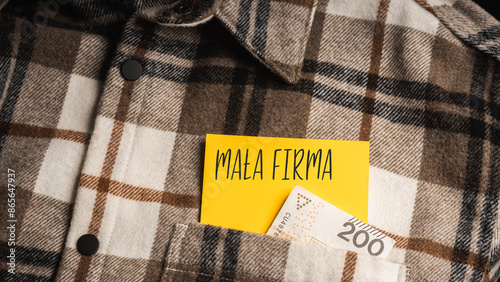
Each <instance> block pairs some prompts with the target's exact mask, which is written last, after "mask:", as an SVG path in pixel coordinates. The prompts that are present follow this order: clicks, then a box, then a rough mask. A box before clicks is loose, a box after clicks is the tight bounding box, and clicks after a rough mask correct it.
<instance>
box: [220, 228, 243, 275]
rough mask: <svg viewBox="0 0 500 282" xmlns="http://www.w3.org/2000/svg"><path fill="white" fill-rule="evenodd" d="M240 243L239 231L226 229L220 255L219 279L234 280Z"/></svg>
mask: <svg viewBox="0 0 500 282" xmlns="http://www.w3.org/2000/svg"><path fill="white" fill-rule="evenodd" d="M240 244H241V231H237V230H233V229H228V231H227V234H226V239H225V241H224V255H223V257H222V277H221V280H225V281H227V280H234V278H235V276H236V269H237V266H238V255H239V249H240Z"/></svg>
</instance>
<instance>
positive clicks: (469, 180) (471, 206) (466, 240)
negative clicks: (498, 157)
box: [450, 54, 488, 281]
mask: <svg viewBox="0 0 500 282" xmlns="http://www.w3.org/2000/svg"><path fill="white" fill-rule="evenodd" d="M487 66H488V61H487V57H485V56H484V55H483V54H478V55H476V62H475V64H474V69H473V72H472V83H471V87H470V89H471V95H474V96H479V97H482V96H483V95H484V90H485V85H486V74H487V69H488V67H487ZM473 107H474V105H472V102H471V116H472V118H471V121H472V120H477V121H482V122H483V124H484V119H485V111H484V109H481V110H472V109H473ZM482 130H484V128H483V129H482ZM475 131H477V130H476V128H475V126H474V123H472V122H471V124H470V133H469V135H470V136H469V141H468V144H467V147H468V149H467V164H466V168H465V172H466V175H465V189H464V190H463V196H462V207H461V210H460V219H459V222H458V226H457V233H456V236H455V246H454V250H457V254H455V255H457V256H459V255H458V253H459V251H467V252H468V251H471V250H470V248H471V241H472V228H473V224H474V219H475V217H476V202H477V199H478V193H479V185H480V182H481V172H482V169H483V165H482V164H483V146H484V140H483V139H478V138H475V137H473V135H474V133H475ZM479 239H481V238H479ZM462 259H463V260H461V261H466V260H467V259H466V258H465V259H464V258H462ZM466 271H467V265H466V264H463V263H459V262H457V261H452V262H451V274H450V281H463V280H464V279H465V274H466Z"/></svg>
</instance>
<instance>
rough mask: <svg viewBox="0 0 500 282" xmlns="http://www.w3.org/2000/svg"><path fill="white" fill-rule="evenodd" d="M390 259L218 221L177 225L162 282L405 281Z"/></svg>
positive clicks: (406, 273)
mask: <svg viewBox="0 0 500 282" xmlns="http://www.w3.org/2000/svg"><path fill="white" fill-rule="evenodd" d="M407 277H409V268H408V267H407V266H405V265H402V264H397V263H394V262H391V261H389V260H386V259H380V258H375V257H371V256H368V255H362V254H356V253H353V252H350V251H345V250H339V249H334V248H330V247H326V246H321V245H313V244H307V243H303V242H296V241H290V240H286V239H282V238H277V237H273V236H268V235H262V234H256V233H251V232H243V231H237V230H234V229H228V228H221V227H216V226H212V225H206V224H200V223H190V224H176V225H175V228H174V231H173V235H172V237H171V241H170V245H169V248H168V251H167V254H166V257H165V264H164V267H163V274H162V281H384V282H389V281H405V280H406V278H407Z"/></svg>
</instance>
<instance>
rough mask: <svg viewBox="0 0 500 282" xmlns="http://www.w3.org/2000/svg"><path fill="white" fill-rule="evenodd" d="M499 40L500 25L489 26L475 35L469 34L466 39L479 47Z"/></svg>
mask: <svg viewBox="0 0 500 282" xmlns="http://www.w3.org/2000/svg"><path fill="white" fill-rule="evenodd" d="M498 38H500V25H494V26H489V27H488V28H486V29H484V30H481V31H480V32H478V33H476V34H471V35H469V37H467V39H465V40H466V41H467V42H470V43H471V44H473V45H481V44H484V43H486V42H488V41H491V40H496V39H498Z"/></svg>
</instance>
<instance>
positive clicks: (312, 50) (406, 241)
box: [0, 0, 500, 281]
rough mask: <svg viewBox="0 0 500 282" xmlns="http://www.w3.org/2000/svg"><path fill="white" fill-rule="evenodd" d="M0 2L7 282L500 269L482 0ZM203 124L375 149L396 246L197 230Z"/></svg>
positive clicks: (496, 34) (381, 197) (490, 24)
mask: <svg viewBox="0 0 500 282" xmlns="http://www.w3.org/2000/svg"><path fill="white" fill-rule="evenodd" d="M0 9H1V10H0V188H1V193H2V196H1V197H0V199H1V201H2V203H1V204H0V214H1V216H2V219H1V221H2V225H1V230H2V231H1V233H0V234H1V237H0V245H1V246H0V250H1V254H2V255H1V261H2V263H1V266H0V280H2V281H52V280H56V281H85V280H88V281H184V280H196V281H209V280H213V281H253V280H258V281H323V280H331V281H405V280H406V281H409V280H413V281H498V279H499V278H500V231H499V229H500V216H499V215H500V205H499V193H500V64H499V59H500V29H499V27H500V23H499V22H498V21H497V20H495V19H494V18H493V17H492V16H491V15H489V14H488V13H486V12H485V11H484V10H482V9H481V8H480V7H479V6H477V5H476V4H474V3H473V2H471V1H470V0H378V1H375V0H318V1H317V2H316V1H315V0H253V1H252V0H144V1H139V0H125V1H118V0H116V1H113V0H102V1H95V0H46V1H44V0H42V1H29V0H10V1H6V0H0ZM128 59H135V60H137V61H139V62H140V64H141V65H142V68H143V72H142V76H141V77H140V78H139V79H138V80H136V81H128V80H125V79H124V78H123V77H122V76H121V74H120V66H121V64H122V62H124V61H126V60H128ZM207 133H221V134H238V135H260V136H274V137H299V138H320V139H339V140H365V141H370V150H371V151H370V180H369V210H368V223H369V224H370V225H372V226H374V227H375V228H377V229H379V230H380V231H381V232H384V233H385V234H387V235H388V236H391V237H392V238H394V239H395V240H396V246H395V249H394V250H393V251H392V253H391V255H390V257H389V258H387V259H377V258H372V257H369V256H365V255H361V254H356V253H352V252H346V251H343V250H336V249H332V248H327V247H322V246H312V245H305V244H303V243H300V242H290V241H287V240H283V239H280V238H274V237H270V236H265V235H259V234H253V233H248V232H241V231H236V230H231V229H225V228H219V227H214V226H209V225H203V224H200V223H197V222H198V219H199V213H200V194H201V177H202V169H203V168H202V161H203V157H202V156H203V145H204V144H203V142H204V136H205V134H207ZM12 181H15V182H14V183H15V193H14V194H15V195H14V196H15V197H14V198H15V210H14V208H12V206H10V205H8V204H7V200H8V199H11V198H13V197H12V195H9V194H13V193H8V188H9V185H8V184H12V183H11V182H12ZM10 187H12V186H10ZM8 195H9V196H8ZM9 214H13V218H12V219H13V220H15V222H14V223H15V224H14V226H15V229H14V228H10V229H9V228H8V227H10V226H11V225H12V224H13V223H11V222H7V220H8V219H10V218H8V216H9ZM86 233H90V234H94V235H95V236H97V238H98V239H99V242H100V247H99V250H98V252H97V253H96V254H94V255H91V256H84V255H81V254H80V253H79V252H78V251H77V250H76V242H77V240H78V238H79V237H80V236H82V235H83V234H86ZM9 242H15V244H16V245H15V248H13V247H11V246H10V245H9ZM12 249H14V251H15V252H12ZM11 254H15V259H14V261H15V265H14V266H15V269H14V271H15V274H12V273H10V272H9V270H11V271H12V270H13V268H12V264H11V265H9V262H11V261H12V258H9V257H8V256H12V255H11Z"/></svg>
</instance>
